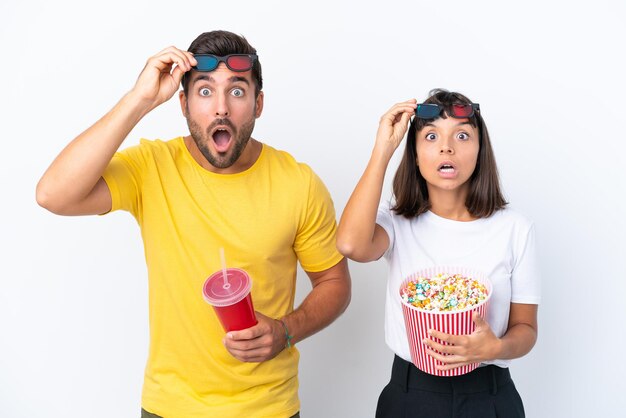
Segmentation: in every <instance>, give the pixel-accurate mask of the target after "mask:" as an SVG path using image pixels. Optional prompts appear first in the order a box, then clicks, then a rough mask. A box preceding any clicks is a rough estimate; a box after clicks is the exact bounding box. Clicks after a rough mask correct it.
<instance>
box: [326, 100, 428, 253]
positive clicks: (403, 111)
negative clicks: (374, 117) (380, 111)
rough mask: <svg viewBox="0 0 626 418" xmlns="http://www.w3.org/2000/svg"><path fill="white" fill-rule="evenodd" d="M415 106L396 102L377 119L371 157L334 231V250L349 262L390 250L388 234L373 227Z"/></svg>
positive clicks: (409, 101) (409, 102)
mask: <svg viewBox="0 0 626 418" xmlns="http://www.w3.org/2000/svg"><path fill="white" fill-rule="evenodd" d="M415 106H416V101H415V100H407V101H406V102H402V103H398V104H396V105H395V106H393V107H392V108H391V109H390V110H389V111H388V112H387V113H385V114H384V115H383V116H382V118H381V119H380V124H379V127H378V132H377V134H376V144H375V145H374V150H373V151H372V156H371V158H370V161H369V163H368V164H367V168H366V169H365V172H364V173H363V176H362V177H361V179H360V180H359V182H358V184H357V185H356V188H355V189H354V192H352V195H351V196H350V199H349V200H348V203H347V204H346V207H345V209H344V210H343V214H342V216H341V220H340V222H339V228H338V230H337V249H338V250H339V252H340V253H342V254H343V255H345V256H346V257H348V258H350V259H352V260H355V261H360V262H367V261H373V260H377V259H379V258H380V257H381V256H382V255H383V253H384V252H385V250H386V249H387V247H389V237H388V236H387V233H386V232H385V230H384V229H383V228H382V227H381V226H379V225H377V224H376V213H377V210H378V205H379V204H380V197H381V194H382V188H383V180H384V178H385V172H386V170H387V166H388V165H389V161H390V160H391V156H392V155H393V153H394V151H395V150H396V148H398V145H399V144H400V142H402V138H403V137H404V134H405V133H406V130H407V125H408V122H409V119H410V118H411V115H413V114H414V113H415Z"/></svg>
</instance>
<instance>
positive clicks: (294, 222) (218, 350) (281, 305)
mask: <svg viewBox="0 0 626 418" xmlns="http://www.w3.org/2000/svg"><path fill="white" fill-rule="evenodd" d="M181 81H182V85H183V90H182V91H181V92H180V93H179V99H180V104H181V109H182V112H183V115H184V116H185V118H186V119H187V123H188V126H189V131H190V135H188V136H185V137H180V138H176V139H173V140H170V141H165V142H163V141H147V140H142V141H141V144H140V145H138V146H134V147H129V148H127V149H125V150H124V151H122V152H117V153H116V151H117V150H118V148H119V147H120V145H121V144H122V142H123V140H124V138H125V137H126V136H127V135H128V133H129V132H130V131H131V130H132V129H133V127H134V126H135V125H136V124H137V122H138V121H139V120H140V119H141V118H142V117H143V116H145V115H146V114H147V113H148V112H150V111H151V110H152V109H154V108H156V107H157V106H159V105H160V104H162V103H164V102H165V101H167V100H169V99H170V98H171V97H172V96H173V95H174V93H175V92H176V91H177V90H178V85H179V84H180V83H181ZM262 87H263V86H262V76H261V64H260V62H259V59H258V57H257V55H256V50H255V49H254V48H252V46H250V44H249V43H248V42H247V41H246V40H245V39H244V38H242V37H240V36H238V35H235V34H232V33H230V32H225V31H214V32H207V33H204V34H202V35H200V36H199V37H198V38H197V39H196V40H195V41H194V42H192V44H191V46H190V47H189V51H182V50H179V49H177V48H175V47H169V48H166V49H164V50H163V51H161V52H160V53H158V54H157V55H155V56H153V57H151V58H150V59H149V60H148V62H147V64H146V67H145V68H144V69H143V71H142V72H141V74H140V76H139V78H138V80H137V82H136V84H135V86H134V87H133V89H132V90H131V91H130V92H128V93H127V94H126V95H125V96H124V97H123V98H122V99H121V100H120V101H119V102H118V103H117V105H116V106H115V107H114V108H113V109H112V110H111V111H110V112H109V113H107V114H106V115H105V116H104V117H103V118H102V119H100V120H99V121H97V122H96V123H95V124H94V125H93V126H91V127H90V128H89V129H87V130H86V131H85V132H83V133H82V134H80V135H79V136H78V137H77V138H76V139H74V140H73V141H72V142H71V143H70V144H69V145H68V146H67V147H66V148H65V149H64V150H63V151H62V152H61V153H60V154H59V156H58V157H57V158H56V159H55V161H54V162H53V163H52V164H51V166H50V167H49V168H48V170H47V171H46V173H45V174H44V176H43V177H42V179H41V180H40V182H39V184H38V186H37V201H38V203H39V204H40V205H41V206H43V207H45V208H47V209H48V210H50V211H52V212H54V213H58V214H62V215H86V214H103V213H107V212H110V211H113V210H118V209H124V210H127V211H129V212H130V213H131V214H132V215H133V216H134V217H135V218H136V219H137V221H138V223H139V225H140V227H141V233H142V237H143V240H144V246H145V253H146V263H147V267H148V277H149V289H150V290H149V297H150V351H149V357H148V364H147V367H146V374H145V379H144V388H143V395H142V416H144V417H154V416H160V417H165V418H177V417H181V418H193V417H209V416H211V417H243V416H245V417H281V418H283V417H292V416H299V414H298V413H299V408H300V405H299V400H298V394H297V391H298V382H297V367H298V359H299V355H298V351H297V350H296V349H295V348H293V347H292V345H293V344H294V343H297V342H298V341H301V340H303V339H304V338H306V337H308V336H310V335H312V334H314V333H315V332H317V331H319V330H321V329H322V328H323V327H325V326H326V325H328V324H330V323H331V322H332V321H333V320H334V319H336V318H337V317H338V316H339V315H340V314H341V313H342V312H343V311H344V310H345V309H346V307H347V305H348V303H349V299H350V277H349V273H348V269H347V263H346V261H345V259H343V258H342V256H341V255H340V254H339V253H338V252H337V250H336V249H335V230H336V224H335V213H334V208H333V205H332V201H331V199H330V196H329V194H328V191H327V190H326V188H325V187H324V185H323V184H322V182H321V180H320V179H319V178H318V177H317V176H316V175H315V174H314V173H313V172H312V171H311V169H310V168H309V167H308V166H306V165H304V164H301V163H298V162H296V161H295V160H294V159H293V158H292V157H291V156H290V155H289V154H287V153H285V152H282V151H277V150H275V149H274V148H272V147H270V146H268V145H266V144H263V143H261V142H259V141H257V140H255V139H253V138H251V134H252V131H253V129H254V123H255V120H256V118H258V117H259V116H260V115H261V112H262V110H263V91H262ZM220 248H224V249H225V254H226V258H227V260H228V265H229V266H230V267H239V268H242V269H243V270H245V271H246V272H248V273H249V275H250V276H251V278H252V281H253V287H252V300H253V303H254V306H255V309H256V316H257V320H258V324H257V325H255V326H252V327H250V328H247V329H244V330H240V331H231V332H228V333H224V331H223V329H222V327H221V325H220V322H219V320H218V319H217V317H216V315H215V313H214V311H213V309H212V308H211V307H210V306H209V305H207V304H206V303H205V302H204V300H203V298H202V287H203V283H204V280H205V279H206V278H207V277H208V276H209V275H210V274H211V273H213V272H214V271H217V270H219V269H220V267H221V264H220V257H219V249H220ZM298 261H299V262H300V264H301V265H302V267H303V269H304V270H305V271H306V272H307V274H308V276H309V277H310V279H311V282H312V285H313V287H312V290H311V292H310V293H309V294H308V295H307V297H306V298H305V300H304V301H303V302H302V304H301V305H300V306H299V307H298V308H297V309H296V310H293V302H294V289H295V279H296V264H297V262H298Z"/></svg>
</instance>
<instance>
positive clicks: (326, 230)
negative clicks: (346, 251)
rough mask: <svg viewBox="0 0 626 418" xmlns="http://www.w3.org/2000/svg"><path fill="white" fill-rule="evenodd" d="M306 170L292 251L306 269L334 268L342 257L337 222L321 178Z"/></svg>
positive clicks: (331, 202) (321, 269)
mask: <svg viewBox="0 0 626 418" xmlns="http://www.w3.org/2000/svg"><path fill="white" fill-rule="evenodd" d="M307 169H308V167H307ZM308 170H309V171H310V180H309V190H308V196H307V204H306V207H305V211H306V213H304V216H303V217H302V222H301V224H300V225H299V227H298V231H297V234H296V238H295V242H294V250H295V252H296V254H297V256H298V260H299V261H300V264H301V265H302V268H303V269H304V270H305V271H310V272H318V271H323V270H326V269H329V268H331V267H333V266H334V265H336V264H337V263H339V262H340V261H341V260H342V259H343V256H342V255H341V254H340V253H339V251H337V237H336V235H337V221H336V219H335V207H334V205H333V201H332V199H331V197H330V193H329V192H328V189H326V186H325V185H324V183H322V180H321V179H320V178H319V177H318V176H317V175H316V174H315V173H314V172H313V171H312V170H310V169H308Z"/></svg>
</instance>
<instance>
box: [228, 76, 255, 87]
mask: <svg viewBox="0 0 626 418" xmlns="http://www.w3.org/2000/svg"><path fill="white" fill-rule="evenodd" d="M228 80H229V81H230V82H231V83H234V82H236V81H241V82H243V83H246V84H247V85H250V81H248V79H247V78H245V77H241V76H239V75H234V76H232V77H231V78H229V79H228Z"/></svg>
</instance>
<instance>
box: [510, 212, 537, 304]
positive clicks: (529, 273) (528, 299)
mask: <svg viewBox="0 0 626 418" xmlns="http://www.w3.org/2000/svg"><path fill="white" fill-rule="evenodd" d="M520 235H521V236H520V238H519V239H518V240H517V242H516V243H515V249H514V250H515V265H514V268H513V272H512V274H511V302H512V303H529V304H539V302H540V300H541V277H540V273H539V265H538V261H537V254H536V247H535V227H534V225H533V224H531V225H530V226H529V228H528V229H527V231H526V233H525V234H520Z"/></svg>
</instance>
